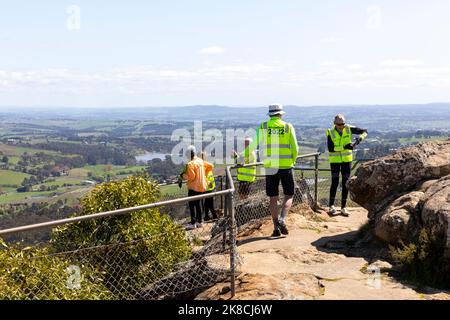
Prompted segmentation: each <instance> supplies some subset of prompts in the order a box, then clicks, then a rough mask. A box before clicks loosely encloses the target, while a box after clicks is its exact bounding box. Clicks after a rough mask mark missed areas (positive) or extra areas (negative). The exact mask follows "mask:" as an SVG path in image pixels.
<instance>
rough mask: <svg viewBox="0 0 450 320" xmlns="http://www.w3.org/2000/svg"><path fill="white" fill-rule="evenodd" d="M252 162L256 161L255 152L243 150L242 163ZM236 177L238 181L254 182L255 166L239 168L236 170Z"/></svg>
mask: <svg viewBox="0 0 450 320" xmlns="http://www.w3.org/2000/svg"><path fill="white" fill-rule="evenodd" d="M254 162H256V156H255V154H254V153H252V154H249V153H248V151H247V150H246V151H244V163H245V164H249V163H254ZM237 179H238V181H247V182H254V181H255V180H256V167H255V166H251V167H244V168H239V169H238V170H237Z"/></svg>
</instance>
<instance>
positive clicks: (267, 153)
mask: <svg viewBox="0 0 450 320" xmlns="http://www.w3.org/2000/svg"><path fill="white" fill-rule="evenodd" d="M259 130H260V131H262V132H261V135H260V139H262V141H261V143H260V155H261V159H262V162H263V163H264V168H274V169H290V168H292V167H293V166H294V165H295V162H296V160H297V159H295V158H296V155H294V149H295V150H296V149H297V146H295V147H294V146H292V145H291V134H295V133H294V132H293V127H292V126H291V124H289V123H287V122H284V121H282V120H281V119H279V118H277V117H274V118H271V119H270V120H269V121H267V122H264V123H262V124H261V126H260V128H259ZM291 130H292V132H291ZM293 140H294V141H296V139H293Z"/></svg>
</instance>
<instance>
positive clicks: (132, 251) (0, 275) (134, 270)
mask: <svg viewBox="0 0 450 320" xmlns="http://www.w3.org/2000/svg"><path fill="white" fill-rule="evenodd" d="M311 156H313V157H316V158H315V159H316V161H317V162H316V163H317V164H318V154H314V155H309V157H311ZM235 169H236V168H234V169H233V170H232V171H231V169H230V168H227V174H226V175H225V176H219V177H217V178H216V185H217V188H216V192H215V193H212V194H211V195H206V196H198V197H194V198H195V199H197V198H201V199H200V200H199V201H201V202H202V203H203V202H204V199H205V198H206V197H212V198H213V199H214V200H213V201H214V207H215V214H216V216H215V217H211V218H212V219H210V220H208V221H205V219H204V218H205V217H204V215H203V216H202V221H201V223H200V221H197V224H196V225H195V226H194V225H191V224H190V211H189V205H188V202H189V201H192V199H194V198H192V197H190V198H183V197H185V196H186V195H187V189H186V186H184V185H183V186H182V187H181V188H178V187H177V186H176V185H173V186H169V187H168V188H167V190H169V191H168V192H163V193H162V194H163V195H162V196H161V199H160V200H161V202H159V203H156V204H152V205H149V206H151V209H150V208H143V209H142V210H138V209H136V208H132V209H130V210H129V212H123V213H122V215H112V214H111V215H110V216H102V217H101V218H98V221H99V222H98V224H96V225H97V226H98V228H101V227H102V221H103V222H105V221H110V220H111V219H124V217H126V216H133V215H139V214H144V212H145V210H157V212H158V213H159V214H161V215H166V216H169V217H170V220H171V221H173V222H174V226H175V227H173V228H171V229H170V231H164V232H155V233H154V234H153V235H152V236H151V237H149V238H145V239H138V240H133V241H126V240H125V239H120V238H119V239H114V235H112V236H111V241H109V242H108V243H101V244H98V243H96V244H95V245H89V242H87V243H84V244H83V245H82V246H78V247H74V244H72V243H67V245H65V246H62V245H61V243H55V241H54V239H53V238H52V237H53V233H52V232H53V231H52V227H54V226H47V227H43V226H40V227H39V228H33V227H32V226H30V227H29V228H28V229H26V230H15V231H13V232H11V230H9V231H6V232H5V231H0V241H1V239H2V238H3V239H4V240H5V242H3V243H2V242H0V299H102V300H103V299H114V300H115V299H126V300H134V299H148V300H154V299H192V298H194V297H195V296H196V295H197V294H198V293H200V292H201V291H203V290H204V289H206V288H208V287H210V286H212V285H214V284H215V283H217V282H222V281H226V279H229V281H230V287H231V291H232V293H233V291H234V277H235V268H236V265H237V264H238V263H239V257H238V255H237V254H236V233H237V232H239V231H241V230H243V229H245V228H247V227H248V226H249V224H251V223H253V222H255V221H258V220H260V219H261V218H264V217H267V216H270V212H269V205H268V203H269V199H268V197H267V196H266V191H265V179H264V177H263V176H262V175H260V176H259V177H258V178H257V180H256V181H255V182H254V183H251V184H250V186H249V190H247V191H248V192H246V194H244V195H243V194H242V192H240V190H239V182H238V181H236V170H235ZM257 171H258V172H261V171H260V168H259V167H258V170H257ZM329 174H330V173H329V172H326V171H321V170H315V169H314V168H304V170H301V169H300V168H296V170H295V181H296V190H295V195H294V205H297V204H300V203H307V204H308V205H310V206H311V207H314V206H315V204H316V202H318V203H320V204H322V205H326V202H327V201H328V194H329V188H330V181H331V179H330V177H329ZM316 181H317V188H316ZM234 185H236V188H237V190H236V192H235V193H234ZM280 195H282V189H281V188H280ZM337 198H339V197H337ZM202 206H203V208H204V204H203V205H202ZM125 210H128V209H125ZM202 211H204V210H202ZM93 216H95V215H93ZM83 218H85V219H90V218H89V217H86V216H85V217H83ZM94 218H95V217H92V219H94ZM95 219H97V218H95ZM63 222H64V221H62V222H61V223H59V225H61V224H62V223H63ZM88 222H89V221H75V222H74V221H68V222H67V224H66V225H73V224H80V225H81V224H83V223H88ZM93 232H94V231H93ZM36 234H40V236H39V237H38V238H39V239H40V241H39V242H35V241H34V242H33V241H32V240H31V239H35V238H36ZM42 234H45V236H42Z"/></svg>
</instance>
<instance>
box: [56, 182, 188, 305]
mask: <svg viewBox="0 0 450 320" xmlns="http://www.w3.org/2000/svg"><path fill="white" fill-rule="evenodd" d="M158 198H159V190H158V186H157V183H156V182H154V181H148V177H142V176H131V177H129V178H127V179H125V180H122V181H118V182H110V183H105V184H102V185H98V186H97V187H96V188H95V189H94V190H93V191H92V193H91V194H90V195H88V196H87V197H85V198H84V199H82V201H81V204H82V214H83V215H89V214H93V213H98V212H105V211H110V210H116V209H121V208H128V207H134V206H139V205H144V204H149V203H152V202H156V201H157V200H158ZM51 245H52V248H53V250H55V251H56V252H61V251H67V250H78V249H81V248H90V247H96V246H102V247H100V248H92V249H88V250H87V251H86V252H88V253H87V255H86V259H87V260H89V261H90V263H91V264H92V265H95V266H98V267H99V268H100V267H101V269H102V271H104V272H105V275H106V278H105V283H107V285H108V288H109V289H110V290H111V291H112V292H114V293H115V294H117V295H118V297H119V298H126V297H129V295H130V294H133V293H136V292H138V291H139V290H140V289H142V288H143V287H144V286H146V285H148V284H150V283H151V282H152V281H155V280H157V279H159V278H161V277H163V276H165V275H167V274H168V273H170V272H172V271H173V270H174V267H175V265H176V264H178V263H180V262H182V261H186V260H188V259H189V257H190V256H191V248H190V245H189V242H188V240H187V238H186V234H185V232H184V230H183V229H182V228H181V227H179V226H178V225H176V224H175V223H173V221H172V220H171V219H170V218H169V217H168V216H162V215H160V214H159V212H158V210H157V209H148V210H141V211H138V212H135V213H131V214H124V215H118V216H113V217H108V218H102V219H97V220H89V221H83V222H79V223H74V224H70V225H65V226H62V227H60V228H57V229H55V230H54V231H53V234H52V240H51ZM89 252H90V253H89Z"/></svg>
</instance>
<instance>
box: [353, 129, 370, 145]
mask: <svg viewBox="0 0 450 320" xmlns="http://www.w3.org/2000/svg"><path fill="white" fill-rule="evenodd" d="M350 129H351V131H352V134H357V135H359V137H358V139H357V141H358V143H359V142H361V141H363V140H364V139H365V138H366V137H367V133H368V132H367V129H361V128H358V127H351V128H350Z"/></svg>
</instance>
